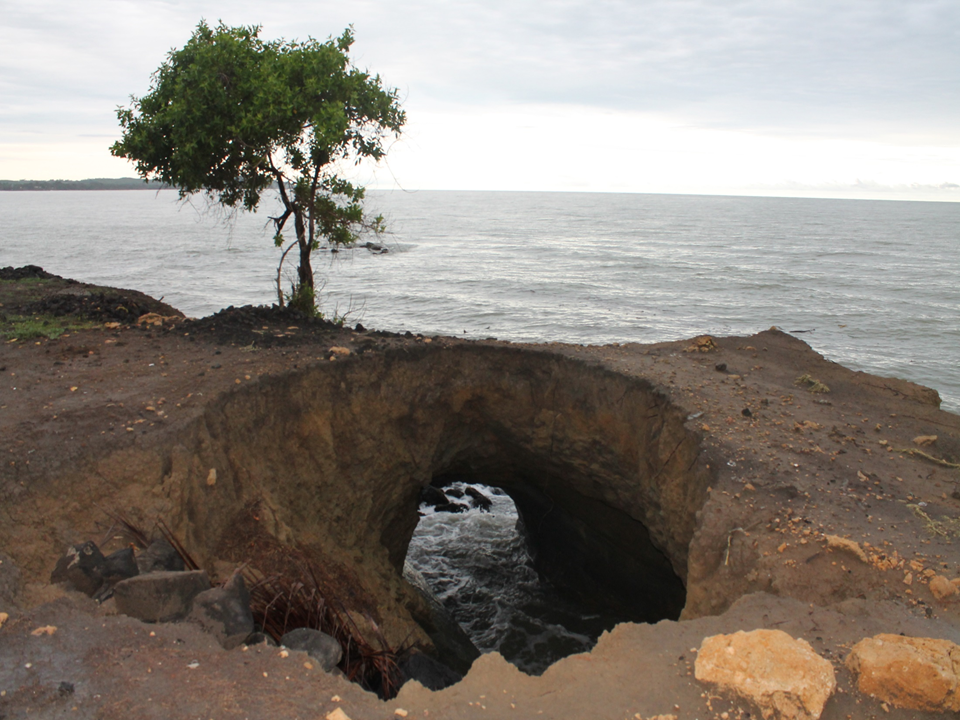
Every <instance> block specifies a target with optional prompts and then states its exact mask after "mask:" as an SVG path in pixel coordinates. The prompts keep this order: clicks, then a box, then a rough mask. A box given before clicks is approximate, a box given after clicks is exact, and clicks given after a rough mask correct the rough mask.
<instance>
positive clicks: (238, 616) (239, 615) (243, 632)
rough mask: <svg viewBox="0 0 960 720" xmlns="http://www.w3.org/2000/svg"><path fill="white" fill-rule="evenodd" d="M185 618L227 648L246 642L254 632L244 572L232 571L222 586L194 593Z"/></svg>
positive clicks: (230, 648)
mask: <svg viewBox="0 0 960 720" xmlns="http://www.w3.org/2000/svg"><path fill="white" fill-rule="evenodd" d="M187 619H188V620H189V621H190V622H193V623H196V624H197V625H199V626H200V627H201V628H203V629H204V630H205V631H206V632H208V633H210V634H211V635H213V636H214V637H216V638H217V641H218V642H219V643H220V644H221V645H222V646H223V647H224V648H225V649H227V650H232V649H233V648H235V647H237V646H238V645H240V644H242V643H244V642H246V641H247V639H248V638H249V637H250V635H251V634H253V630H254V626H253V613H252V612H251V611H250V593H249V592H248V591H247V586H246V584H244V582H243V575H241V574H240V573H239V572H234V573H233V575H231V576H230V579H229V580H227V582H226V583H225V584H224V585H223V587H215V588H211V589H210V590H204V591H203V592H202V593H200V594H199V595H197V596H196V597H195V598H194V599H193V607H192V609H191V610H190V614H189V615H188V616H187Z"/></svg>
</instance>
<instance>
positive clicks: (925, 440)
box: [913, 435, 938, 447]
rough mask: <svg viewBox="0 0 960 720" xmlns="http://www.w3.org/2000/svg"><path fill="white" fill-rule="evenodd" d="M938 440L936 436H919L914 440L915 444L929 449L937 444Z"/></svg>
mask: <svg viewBox="0 0 960 720" xmlns="http://www.w3.org/2000/svg"><path fill="white" fill-rule="evenodd" d="M937 439H938V438H937V436H936V435H917V437H915V438H914V439H913V444H914V445H919V446H920V447H928V446H930V445H933V444H934V443H935V442H937Z"/></svg>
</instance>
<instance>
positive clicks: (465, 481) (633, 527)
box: [405, 473, 686, 675]
mask: <svg viewBox="0 0 960 720" xmlns="http://www.w3.org/2000/svg"><path fill="white" fill-rule="evenodd" d="M420 499H421V503H420V509H419V513H420V521H419V523H418V525H417V528H416V530H415V532H414V534H413V537H412V539H411V541H410V545H409V547H408V551H407V557H406V563H405V576H406V577H407V579H408V580H411V581H412V582H413V584H414V585H415V586H418V587H420V589H421V591H423V588H424V586H425V587H426V588H427V591H428V592H429V593H430V594H432V596H433V598H434V599H435V600H436V601H437V602H439V604H440V605H441V606H442V608H443V611H444V612H446V613H447V614H449V617H450V618H452V620H453V621H455V623H456V624H457V625H459V629H462V631H463V634H465V636H466V637H467V638H469V641H470V642H472V644H473V645H474V646H475V647H476V649H477V650H478V651H479V652H481V653H486V652H493V651H496V652H499V653H500V654H501V655H503V656H504V658H505V659H506V660H508V661H509V662H511V663H513V664H514V665H516V666H517V667H518V668H520V669H521V670H523V671H524V672H526V673H527V674H531V675H540V674H541V673H543V672H544V671H545V670H546V669H547V668H548V667H549V666H550V665H552V664H553V663H554V662H556V661H557V660H560V659H561V658H564V657H566V656H568V655H573V654H575V653H581V652H588V651H589V650H590V649H591V648H592V647H593V646H594V645H595V644H596V641H597V639H598V638H599V636H600V635H601V634H602V633H603V632H604V631H606V630H611V629H612V628H613V627H614V626H615V625H616V624H617V623H620V622H657V621H659V620H663V619H671V620H676V619H677V618H678V617H679V616H680V612H681V611H682V609H683V605H684V602H685V599H686V593H685V589H684V585H683V582H682V580H681V579H680V578H679V577H678V576H677V575H676V574H675V572H674V571H673V569H672V567H671V565H670V563H669V561H668V560H667V558H666V556H665V555H663V553H661V552H660V551H659V550H657V549H656V548H655V547H653V545H652V544H651V542H650V538H649V534H648V533H647V532H646V528H644V526H643V525H642V524H641V523H639V522H636V521H633V520H631V519H629V518H626V517H620V516H622V513H618V512H617V511H615V510H613V509H610V508H607V509H606V513H604V512H603V511H602V510H599V509H598V508H592V510H593V512H594V514H596V515H598V516H602V515H606V517H605V518H604V521H605V523H604V524H605V527H604V528H594V527H590V526H589V525H588V524H587V523H585V522H584V521H583V520H582V519H580V518H577V517H575V516H574V515H572V514H571V513H570V512H569V511H568V510H567V509H566V508H565V507H564V506H563V503H562V502H558V501H557V498H555V497H551V496H550V495H548V494H546V493H544V492H542V491H539V490H536V489H534V488H533V487H531V486H530V485H529V484H526V483H522V482H518V479H517V478H515V477H514V478H504V477H503V476H502V475H498V474H485V475H483V476H476V475H472V474H462V473H447V474H442V475H439V476H437V477H435V478H434V479H433V482H432V483H431V485H430V486H428V487H427V488H425V489H424V491H423V492H421V496H420ZM584 503H587V504H589V501H588V500H587V499H585V498H582V497H581V498H578V499H577V504H578V506H579V507H578V510H582V509H583V505H584ZM578 514H579V513H578ZM615 516H617V517H615ZM608 531H612V532H608ZM623 544H625V545H628V547H621V546H619V545H623ZM434 628H435V630H434V637H433V639H434V641H435V642H436V644H437V647H438V649H439V650H440V654H441V656H444V655H446V656H447V657H448V658H449V656H450V655H451V652H450V648H451V647H452V646H457V644H458V643H460V647H457V651H458V652H456V653H454V654H458V655H459V657H460V658H463V656H464V651H463V648H462V644H463V637H462V636H461V637H459V638H456V637H454V638H451V637H450V635H459V632H458V630H459V629H457V628H455V629H454V630H453V631H452V632H451V630H450V624H447V623H443V622H441V623H434ZM438 633H439V634H446V637H442V638H438V637H437V634H438ZM445 651H446V652H445ZM468 652H469V651H468ZM454 664H455V663H454ZM461 666H462V663H461Z"/></svg>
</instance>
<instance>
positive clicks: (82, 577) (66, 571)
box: [50, 541, 106, 597]
mask: <svg viewBox="0 0 960 720" xmlns="http://www.w3.org/2000/svg"><path fill="white" fill-rule="evenodd" d="M105 564H106V558H104V557H103V553H101V552H100V548H98V547H97V544H96V543H94V542H91V541H87V542H85V543H81V544H79V545H71V546H70V547H69V548H67V551H66V552H65V553H64V554H63V556H62V557H61V558H60V559H59V560H58V561H57V565H56V567H55V568H54V569H53V572H52V573H51V574H50V582H52V583H65V584H67V585H68V586H70V587H72V588H73V589H75V590H79V591H80V592H82V593H83V594H85V595H89V596H91V597H93V595H95V594H96V592H97V591H98V590H99V589H100V587H101V586H102V585H103V571H104V566H105Z"/></svg>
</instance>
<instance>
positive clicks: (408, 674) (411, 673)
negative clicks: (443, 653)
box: [400, 651, 463, 690]
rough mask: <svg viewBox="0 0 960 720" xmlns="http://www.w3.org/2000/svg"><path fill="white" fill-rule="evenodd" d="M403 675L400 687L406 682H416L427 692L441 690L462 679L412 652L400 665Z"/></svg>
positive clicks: (437, 663)
mask: <svg viewBox="0 0 960 720" xmlns="http://www.w3.org/2000/svg"><path fill="white" fill-rule="evenodd" d="M400 672H401V673H403V680H402V682H401V683H400V684H401V685H402V684H403V683H405V682H406V681H407V680H416V681H417V682H419V683H420V684H421V685H423V686H424V687H425V688H427V689H428V690H443V689H444V688H447V687H450V686H451V685H454V684H456V683H458V682H460V681H461V680H462V679H463V676H462V675H461V674H460V673H458V672H456V671H454V670H452V669H451V668H449V667H447V666H446V665H444V664H443V663H442V662H440V661H439V660H434V659H433V658H432V657H430V656H429V655H425V654H424V653H421V652H416V651H414V652H412V653H410V655H408V656H407V657H406V658H404V659H403V661H401V663H400Z"/></svg>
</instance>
